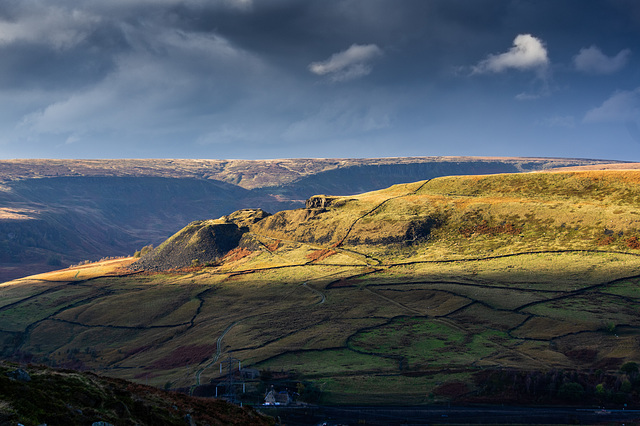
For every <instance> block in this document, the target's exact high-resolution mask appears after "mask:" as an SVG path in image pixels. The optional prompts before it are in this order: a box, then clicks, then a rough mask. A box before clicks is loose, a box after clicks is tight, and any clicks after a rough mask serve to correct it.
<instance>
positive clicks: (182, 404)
mask: <svg viewBox="0 0 640 426" xmlns="http://www.w3.org/2000/svg"><path fill="white" fill-rule="evenodd" d="M100 422H102V423H100ZM96 423H97V424H101V425H106V424H111V425H115V426H119V425H148V426H157V425H167V426H169V425H176V426H185V425H186V426H188V425H211V426H213V425H242V426H244V425H256V426H258V425H272V424H274V422H273V419H271V418H268V417H266V416H263V415H260V414H258V413H257V412H255V411H254V410H252V409H249V408H244V409H243V408H240V407H238V406H236V405H232V404H229V403H227V402H225V401H222V400H212V399H202V398H194V397H189V396H186V395H183V394H178V393H175V392H166V391H162V390H159V389H157V388H153V387H151V386H144V385H139V384H135V383H131V382H127V381H125V380H119V379H113V378H109V377H102V376H97V375H95V374H92V373H87V372H85V373H82V372H77V371H73V370H57V369H51V368H46V367H42V366H34V365H30V366H28V367H18V366H17V365H14V364H8V363H4V362H0V425H3V426H4V425H16V424H23V425H27V426H30V425H40V424H50V425H69V426H74V425H78V426H86V425H91V424H96Z"/></svg>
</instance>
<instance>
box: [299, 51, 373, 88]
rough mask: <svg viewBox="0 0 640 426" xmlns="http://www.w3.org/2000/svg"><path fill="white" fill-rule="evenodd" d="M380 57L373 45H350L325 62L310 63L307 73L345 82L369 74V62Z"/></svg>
mask: <svg viewBox="0 0 640 426" xmlns="http://www.w3.org/2000/svg"><path fill="white" fill-rule="evenodd" d="M380 55H382V49H380V48H379V47H378V46H377V45H375V44H365V45H360V44H352V45H351V46H350V47H349V48H348V49H347V50H343V51H342V52H338V53H334V54H333V55H331V57H330V58H329V59H327V60H324V61H320V62H312V63H311V64H309V71H311V72H312V73H314V74H317V75H329V76H330V78H331V80H332V81H347V80H353V79H355V78H358V77H363V76H365V75H367V74H370V73H371V69H372V68H371V65H369V61H371V60H372V59H374V58H375V57H376V56H380Z"/></svg>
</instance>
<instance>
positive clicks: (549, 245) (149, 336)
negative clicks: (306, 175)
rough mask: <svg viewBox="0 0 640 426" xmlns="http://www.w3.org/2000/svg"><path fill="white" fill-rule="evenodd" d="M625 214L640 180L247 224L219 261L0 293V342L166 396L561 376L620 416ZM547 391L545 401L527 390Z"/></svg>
mask: <svg viewBox="0 0 640 426" xmlns="http://www.w3.org/2000/svg"><path fill="white" fill-rule="evenodd" d="M639 207H640V172H638V171H606V172H593V171H589V172H566V173H546V174H544V173H536V174H526V175H499V176H480V177H450V178H439V179H433V180H430V181H423V182H416V183H412V184H406V185H396V186H393V187H391V188H388V189H386V190H383V191H376V192H371V193H366V194H361V195H357V196H351V197H343V198H336V199H333V200H332V201H331V203H330V204H329V205H328V206H325V207H323V208H309V209H298V210H294V211H284V212H280V213H278V214H275V215H273V216H270V217H267V218H264V219H262V220H259V221H257V222H256V223H253V224H250V225H249V229H248V231H246V232H247V235H251V237H252V238H254V244H253V245H252V246H251V247H252V248H251V249H250V250H249V249H247V248H244V249H243V250H247V251H246V252H245V251H242V252H240V251H237V252H233V251H232V252H231V253H232V254H231V255H229V256H228V257H225V258H224V259H223V260H222V263H221V264H219V265H215V266H209V267H202V266H200V267H194V268H187V269H183V270H181V271H172V272H171V273H167V272H163V273H147V272H140V273H137V274H130V275H126V276H125V275H124V273H123V271H122V270H119V269H115V266H116V264H115V263H114V264H113V265H112V269H111V270H106V269H105V270H103V269H101V268H103V266H87V267H85V268H83V269H73V270H67V271H61V272H55V273H52V274H49V275H42V276H39V277H37V279H36V278H31V279H29V280H19V281H16V282H12V283H9V284H6V285H3V286H0V300H1V302H0V339H2V340H1V341H0V348H2V350H3V354H4V356H7V357H9V356H10V357H14V358H17V359H19V360H23V361H29V360H33V361H38V362H45V363H49V364H51V365H58V366H69V367H74V368H88V369H91V370H95V371H100V372H102V373H104V374H108V375H111V376H115V377H122V378H129V379H135V380H138V381H144V382H148V383H150V384H152V385H155V386H159V387H162V386H169V387H174V388H175V387H182V388H189V387H192V386H195V385H196V384H206V383H209V382H210V381H211V380H214V381H216V380H218V379H220V361H222V360H223V359H224V357H225V356H226V355H229V354H230V355H232V356H233V357H235V358H237V359H239V360H241V361H242V362H243V365H245V366H251V367H254V368H256V369H259V370H262V371H263V377H264V379H263V382H260V383H262V384H263V385H267V384H268V381H269V380H289V381H292V380H293V381H296V382H297V383H300V385H301V386H306V387H307V389H313V390H314V392H316V393H315V395H316V400H318V399H317V398H319V400H320V401H322V402H326V403H380V402H381V401H384V402H386V403H406V401H410V402H411V403H431V402H434V401H443V400H447V399H448V400H452V399H453V400H460V399H461V398H462V399H465V398H466V400H469V399H470V398H476V399H478V398H483V397H485V396H486V395H487V394H491V392H494V393H499V392H502V391H501V390H500V389H504V388H501V387H500V386H507V385H506V384H505V383H507V382H508V383H510V385H509V386H516V385H517V384H518V383H520V381H519V380H520V377H521V376H522V380H523V382H522V383H523V385H522V389H521V390H518V391H517V392H516V394H518V395H520V394H519V393H518V392H522V394H523V395H528V396H527V398H528V399H527V398H525V400H526V401H525V402H532V401H534V400H535V401H543V402H544V401H546V400H544V398H551V397H553V398H556V399H557V400H562V398H564V397H565V396H566V395H565V396H562V395H564V394H562V393H561V392H560V388H561V385H562V383H568V382H576V383H578V382H579V383H581V386H582V387H583V391H584V392H585V393H584V395H586V396H585V398H587V397H588V398H591V399H589V400H590V401H596V400H597V398H598V395H600V394H597V393H596V385H598V384H603V386H604V387H605V388H606V391H607V392H609V393H606V392H605V393H603V394H602V395H600V396H601V397H602V400H603V401H605V400H607V399H606V398H610V400H611V401H613V400H616V401H618V400H620V401H622V399H623V397H624V398H627V399H626V400H625V401H627V402H629V403H635V402H636V401H637V397H638V392H639V391H640V387H639V385H638V384H637V383H636V379H634V377H635V376H633V374H631V373H624V374H623V373H620V368H621V367H622V366H623V365H625V363H627V362H640V321H639V320H638V316H637V312H638V303H639V301H640V290H638V289H639V288H640V243H638V239H640V214H639V212H640V210H639ZM243 238H245V237H244V236H243ZM175 241H177V239H174V240H169V242H168V243H167V244H173V243H174V242H175ZM560 370H562V371H566V372H574V373H575V376H565V375H561V374H560V373H553V374H555V376H554V375H553V374H552V373H551V372H554V371H556V372H557V371H560ZM505 371H507V372H513V373H509V374H513V376H508V379H504V377H506V376H504V377H503V376H501V374H506V373H504V372H505ZM596 371H598V372H599V373H598V374H600V375H599V376H596V373H595V372H596ZM562 374H565V373H562ZM567 374H569V373H567ZM527 375H528V377H529V379H528V380H529V385H526V383H527V382H526V377H527ZM345 376H346V377H345ZM268 377H271V379H269V378H268ZM274 377H276V378H275V379H274ZM278 377H279V378H280V379H278ZM618 379H619V380H618ZM545 380H546V381H545ZM625 380H627V381H628V382H629V383H630V385H624V386H623V385H622V383H624V381H625ZM547 382H548V383H553V386H555V387H554V388H553V389H555V390H554V391H553V392H555V393H553V392H551V394H550V393H549V392H546V393H544V395H542V394H540V395H538V394H535V392H534V391H535V389H536V387H535V383H547ZM274 383H277V381H276V382H274ZM639 383H640V382H639ZM256 386H258V385H256ZM540 386H542V385H540ZM545 386H546V385H545ZM549 386H551V385H549ZM629 386H631V387H630V388H629ZM196 389H197V388H196ZM256 389H257V388H256ZM524 389H527V390H526V391H525V390H524ZM514 392H515V391H514ZM526 392H529V393H526ZM622 394H624V395H622ZM256 395H259V392H257V391H255V392H254V397H255V398H257V397H258V396H256ZM318 395H319V396H318ZM385 395H386V396H385ZM549 395H551V396H549ZM607 395H608V396H607ZM616 395H617V396H616ZM621 395H622V396H621ZM247 398H250V396H247ZM558 398H559V399H558ZM616 398H618V399H616ZM547 402H548V401H547Z"/></svg>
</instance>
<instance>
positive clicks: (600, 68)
mask: <svg viewBox="0 0 640 426" xmlns="http://www.w3.org/2000/svg"><path fill="white" fill-rule="evenodd" d="M630 55H631V50H629V49H624V50H621V51H620V52H618V54H617V55H616V56H612V57H609V56H607V55H605V54H604V53H602V51H600V49H598V47H597V46H595V45H592V46H590V47H588V48H583V49H580V53H578V54H577V55H576V56H574V57H573V63H574V65H575V67H576V69H577V70H578V71H581V72H585V73H589V74H613V73H615V72H617V71H620V70H621V69H622V68H624V66H625V65H627V61H628V60H629V56H630Z"/></svg>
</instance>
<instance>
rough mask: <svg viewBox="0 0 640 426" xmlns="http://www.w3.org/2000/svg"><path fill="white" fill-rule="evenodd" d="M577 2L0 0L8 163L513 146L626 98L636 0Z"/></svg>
mask: <svg viewBox="0 0 640 426" xmlns="http://www.w3.org/2000/svg"><path fill="white" fill-rule="evenodd" d="M576 4H577V3H576V2H575V1H571V0H566V1H562V0H538V1H530V0H512V1H508V0H478V1H467V0H431V1H409V0H306V1H299V0H259V1H258V0H254V1H251V0H216V1H211V0H111V1H92V2H77V1H71V0H49V1H44V0H22V1H7V2H2V4H0V55H2V61H1V62H0V99H2V100H0V130H2V132H0V135H2V136H0V156H2V155H4V156H8V155H12V154H11V153H14V152H15V153H16V154H15V155H18V156H27V155H28V152H31V151H38V152H40V151H41V152H42V153H44V156H51V155H63V156H78V155H83V156H101V157H110V156H123V155H124V156H146V157H149V156H176V157H180V156H186V157H203V156H204V157H206V156H216V157H234V156H235V157H252V156H253V157H261V156H263V157H264V156H270V157H273V156H341V155H342V156H364V155H368V156H372V155H374V156H375V155H409V154H445V153H447V152H442V150H443V149H444V148H442V147H441V146H440V145H436V144H435V142H429V144H428V145H426V146H425V145H423V144H422V141H424V140H428V141H440V140H443V139H445V138H448V139H449V140H450V142H449V143H447V144H446V147H447V149H452V150H454V151H455V152H448V153H451V154H454V153H460V154H464V153H465V150H466V149H468V148H469V146H470V145H469V144H470V142H468V140H470V139H471V138H473V137H478V136H477V135H478V134H479V132H480V133H482V132H484V134H485V136H484V139H485V140H491V139H492V137H496V136H497V135H502V136H501V137H503V138H506V139H508V138H510V137H511V136H509V135H517V134H518V132H520V131H521V130H522V124H519V125H516V124H512V123H526V122H527V121H528V122H531V123H547V122H549V123H550V122H553V120H552V118H553V117H585V116H586V114H589V113H590V109H591V110H593V109H595V108H598V105H604V103H605V102H606V101H607V99H609V98H610V97H612V96H613V95H612V93H614V94H615V93H624V92H625V91H626V92H630V91H633V90H635V88H636V87H637V83H631V81H634V80H633V77H634V74H633V70H634V69H637V58H636V57H635V56H634V53H633V45H632V40H637V37H638V35H639V34H638V32H639V31H638V28H639V26H638V22H640V9H639V8H638V7H637V6H636V4H637V3H634V2H630V1H627V0H615V1H614V0H612V1H595V0H583V1H580V2H579V7H576ZM516 41H517V42H516ZM514 42H515V45H514ZM589 46H593V48H590V47H589ZM595 49H597V51H596V50H595ZM629 49H631V53H629V52H630V50H629ZM598 52H600V53H601V55H599V54H598ZM602 52H605V53H602ZM474 67H475V68H474ZM460 70H465V72H460ZM473 70H475V74H476V75H471V74H474V73H473V72H472V71H473ZM581 72H582V73H581ZM613 73H615V77H616V79H615V80H614V79H613V78H609V77H608V75H609V74H613ZM579 74H580V77H581V78H577V77H576V76H577V75H579ZM635 76H636V77H637V74H635ZM587 78H588V79H590V80H587ZM594 79H598V82H599V83H598V84H594V81H595V80H594ZM636 80H637V79H636ZM627 82H628V83H627ZM543 86H544V87H543ZM570 90H575V91H576V93H578V92H579V93H580V97H583V98H584V99H586V100H587V101H588V103H587V104H586V105H587V106H586V107H585V106H580V107H578V106H576V105H577V104H575V103H574V102H572V101H571V100H570V99H569V98H562V96H563V93H569V92H570ZM542 92H544V95H545V96H546V97H547V98H549V102H552V100H553V103H552V104H550V105H553V111H548V108H545V107H544V106H543V105H542V104H541V103H540V102H541V101H540V99H541V98H542V97H541V96H540V94H541V93H542ZM634 93H635V92H634ZM514 98H518V99H525V98H526V99H530V100H531V101H532V102H530V103H529V105H530V106H526V107H525V106H519V107H514V106H513V102H514ZM615 100H616V99H614V101H615ZM535 102H538V104H535ZM610 103H611V102H610ZM486 105H491V107H490V108H487V107H486ZM564 106H566V110H563V109H562V107H564ZM536 108H539V109H536ZM580 108H581V109H580ZM602 108H604V106H603V107H602ZM543 114H546V115H543ZM591 114H592V115H593V114H595V113H591ZM505 116H508V117H510V119H509V120H504V117H505ZM587 121H588V120H587ZM596 121H597V120H596ZM596 121H593V122H591V123H590V124H589V125H591V126H593V125H595V124H593V123H595V122H596ZM573 122H574V123H578V124H576V125H574V126H572V127H568V126H564V127H562V126H544V127H545V128H547V129H552V128H554V129H555V128H559V127H562V128H565V129H568V128H571V129H573V131H575V132H578V131H579V130H580V128H581V126H583V125H585V124H586V121H585V120H582V121H580V120H579V119H576V120H574V121H573ZM458 123H465V125H464V126H459V125H458ZM447 126H449V127H447ZM451 126H455V127H456V129H458V130H460V132H458V130H456V132H458V135H457V136H455V137H454V136H450V135H448V134H447V129H448V128H451ZM467 128H468V129H469V130H468V132H469V133H468V134H467V135H466V136H465V134H464V133H463V132H462V130H464V129H467ZM456 132H453V133H456ZM505 135H506V136H505ZM506 139H505V140H506ZM391 141H392V142H391ZM511 146H513V144H512V145H511ZM585 146H586V145H585ZM554 148H555V146H554ZM438 149H439V150H441V151H440V152H434V151H436V150H438ZM502 149H503V148H502V146H500V145H495V146H493V148H492V146H488V151H487V152H486V153H487V154H496V153H500V151H501V150H502ZM527 149H529V148H526V149H522V152H523V153H525V152H526V153H529V151H527ZM540 150H544V147H540ZM3 152H4V154H3ZM504 154H505V155H506V154H509V155H516V154H517V152H511V153H504ZM543 154H546V155H552V153H544V152H540V155H543ZM576 155H578V154H576ZM40 156H43V154H40Z"/></svg>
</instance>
